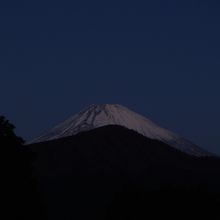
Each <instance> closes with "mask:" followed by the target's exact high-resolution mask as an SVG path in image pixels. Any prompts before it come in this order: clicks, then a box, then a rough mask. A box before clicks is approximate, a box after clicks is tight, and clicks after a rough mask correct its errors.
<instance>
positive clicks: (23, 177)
mask: <svg viewBox="0 0 220 220" xmlns="http://www.w3.org/2000/svg"><path fill="white" fill-rule="evenodd" d="M14 129H15V127H14V125H12V124H11V123H10V122H9V121H8V120H6V119H5V118H4V117H3V116H0V150H1V162H2V163H1V165H2V166H1V171H2V172H1V183H2V188H1V189H2V191H1V200H2V204H3V207H2V211H1V216H0V218H1V219H24V220H25V219H39V217H41V216H43V206H42V201H41V200H40V196H39V193H38V190H37V185H36V181H35V180H34V178H33V169H32V160H33V155H32V153H31V152H30V151H29V150H28V149H27V148H26V147H25V146H24V145H23V144H24V141H23V139H22V138H20V137H17V136H16V134H15V133H14ZM44 215H45V214H44Z"/></svg>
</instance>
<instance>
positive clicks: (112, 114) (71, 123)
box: [32, 104, 208, 156]
mask: <svg viewBox="0 0 220 220" xmlns="http://www.w3.org/2000/svg"><path fill="white" fill-rule="evenodd" d="M106 125H120V126H124V127H126V128H128V129H132V130H134V131H136V132H138V133H140V134H142V135H144V136H146V137H148V138H151V139H156V140H160V141H162V142H164V143H167V144H169V145H170V146H172V147H175V148H177V149H179V150H181V151H183V152H185V153H188V154H190V155H195V156H206V155H208V153H207V152H206V151H205V150H203V149H201V148H200V147H198V146H196V145H195V144H193V143H191V142H190V141H188V140H186V139H184V138H182V137H180V136H178V135H176V134H174V133H172V132H170V131H168V130H166V129H164V128H161V127H159V126H158V125H156V124H155V123H153V122H152V121H151V120H149V119H147V118H145V117H143V116H141V115H139V114H137V113H135V112H133V111H131V110H129V109H128V108H126V107H124V106H121V105H116V104H114V105H110V104H102V105H91V106H90V107H89V108H87V109H85V110H83V111H81V112H79V113H78V114H76V115H74V116H73V117H70V118H69V119H67V120H66V121H64V122H63V123H61V124H59V125H57V126H56V127H54V128H53V129H51V130H50V131H49V132H48V133H46V134H44V135H42V136H40V137H39V138H36V139H35V140H33V141H32V143H37V142H44V141H49V140H54V139H59V138H62V137H67V136H72V135H75V134H77V133H79V132H82V131H88V130H92V129H95V128H98V127H102V126H106Z"/></svg>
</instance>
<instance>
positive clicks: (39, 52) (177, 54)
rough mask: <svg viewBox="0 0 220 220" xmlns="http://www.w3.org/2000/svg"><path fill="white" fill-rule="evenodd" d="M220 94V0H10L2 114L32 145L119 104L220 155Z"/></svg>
mask: <svg viewBox="0 0 220 220" xmlns="http://www.w3.org/2000/svg"><path fill="white" fill-rule="evenodd" d="M75 2H78V3H75ZM219 95H220V1H219V0H203V1H193V0H184V1H181V0H179V1H170V0H166V1H164V0H160V1H157V0H153V1H119V0H117V1H115V2H114V1H100V2H97V1H91V0H90V1H81V0H80V1H55V0H53V1H46V0H45V1H42V2H41V1H30V0H29V1H22V0H20V1H18V0H16V1H10V0H8V1H1V3H0V100H1V104H0V114H3V115H5V116H6V117H7V118H8V119H10V121H11V122H13V123H14V124H15V125H16V127H17V130H16V131H17V133H18V134H19V135H21V136H22V137H24V138H25V139H26V140H30V139H32V138H33V137H36V136H38V135H39V134H41V133H42V132H43V131H45V130H47V129H48V128H50V127H53V126H54V125H56V124H57V123H59V122H61V121H63V120H64V119H66V118H68V117H69V116H71V115H72V114H75V113H77V112H78V111H79V110H81V109H82V108H85V107H87V106H88V105H90V104H93V103H94V104H99V103H118V104H122V105H125V106H127V107H128V108H131V109H132V110H134V111H136V112H138V113H141V114H143V115H144V116H146V117H148V118H150V119H152V120H153V121H155V122H157V123H158V124H159V125H162V126H163V127H166V128H168V129H170V130H172V131H174V132H177V133H178V134H180V135H182V136H184V137H186V138H189V139H190V140H192V141H194V142H195V143H197V144H198V145H200V146H201V147H204V148H206V149H208V150H210V151H213V152H217V153H219V154H220V135H219V132H220V102H219Z"/></svg>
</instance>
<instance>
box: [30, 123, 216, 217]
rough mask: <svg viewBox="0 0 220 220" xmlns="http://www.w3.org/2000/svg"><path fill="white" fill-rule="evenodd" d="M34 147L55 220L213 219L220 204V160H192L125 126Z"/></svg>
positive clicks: (42, 182)
mask: <svg viewBox="0 0 220 220" xmlns="http://www.w3.org/2000/svg"><path fill="white" fill-rule="evenodd" d="M29 147H30V148H31V149H32V150H33V152H35V153H36V161H35V167H36V169H37V173H38V179H39V181H40V183H41V185H42V187H43V191H44V196H45V199H46V204H47V210H48V219H53V220H55V219H65V220H66V219H68V220H69V219H102V220H104V219H112V220H113V219H114V220H115V219H116V220H117V219H151V218H152V215H153V217H155V218H156V217H159V216H160V217H162V218H165V217H169V218H173V219H174V218H175V219H181V218H183V217H184V218H186V217H187V218H189V217H197V218H198V217H209V218H210V217H212V216H213V215H214V214H215V213H216V211H218V209H219V207H220V201H219V199H220V196H219V192H220V188H219V186H220V160H219V159H218V158H214V157H209V158H196V157H191V156H189V155H186V154H184V153H181V152H179V151H178V150H175V149H174V148H171V147H170V146H168V145H166V144H164V143H162V142H159V141H156V140H151V139H148V138H146V137H143V136H142V135H139V134H138V133H136V132H134V131H131V130H128V129H126V128H123V127H119V126H106V127H102V128H98V129H95V130H92V131H89V132H84V133H80V134H78V135H76V136H73V137H67V138H63V139H59V140H53V141H48V142H44V143H39V144H34V145H31V146H29ZM212 219H215V218H214V217H213V218H212Z"/></svg>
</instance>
